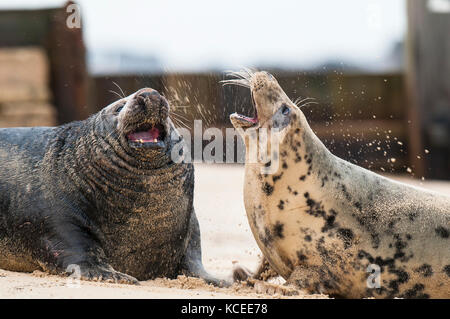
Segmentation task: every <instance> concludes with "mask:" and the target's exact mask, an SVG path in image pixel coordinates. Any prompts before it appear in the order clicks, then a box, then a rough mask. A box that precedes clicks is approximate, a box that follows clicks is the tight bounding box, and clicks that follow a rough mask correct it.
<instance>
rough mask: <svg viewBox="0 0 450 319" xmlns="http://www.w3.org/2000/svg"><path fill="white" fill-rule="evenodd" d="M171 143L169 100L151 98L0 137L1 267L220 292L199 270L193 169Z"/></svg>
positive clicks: (145, 92) (146, 94)
mask: <svg viewBox="0 0 450 319" xmlns="http://www.w3.org/2000/svg"><path fill="white" fill-rule="evenodd" d="M174 137H175V140H174ZM174 141H175V142H174ZM176 142H178V143H182V139H181V137H180V136H179V134H178V132H177V131H176V129H175V127H174V126H173V124H172V122H171V120H170V118H169V105H168V103H167V100H166V99H165V98H164V97H163V96H161V95H160V94H159V93H158V92H157V91H155V90H153V89H141V90H139V91H138V92H136V93H134V94H132V95H130V96H128V97H126V98H123V99H120V100H119V101H116V102H115V103H113V104H111V105H109V106H107V107H105V108H104V109H103V110H101V111H100V112H99V113H97V114H95V115H93V116H91V117H90V118H88V119H87V120H85V121H79V122H72V123H69V124H65V125H62V126H59V127H33V128H9V129H0V268H3V269H6V270H11V271H23V272H31V271H34V270H43V271H46V272H49V273H53V274H64V273H67V272H66V270H67V269H68V267H69V266H70V265H78V266H79V267H80V272H81V279H85V280H102V281H109V282H120V283H136V282H137V280H147V279H151V278H155V277H162V276H165V277H175V276H176V275H177V274H180V273H183V274H186V275H191V276H197V277H201V278H203V279H205V280H206V281H207V282H209V283H214V284H219V283H221V282H220V281H219V280H217V279H215V278H213V277H212V276H210V275H209V274H208V273H207V272H206V271H205V270H204V268H203V265H202V261H201V248H200V230H199V224H198V221H197V218H196V215H195V213H194V208H193V192H194V167H193V165H192V164H190V163H184V162H181V163H175V162H173V161H172V159H171V156H170V154H171V151H172V149H173V147H174V145H176ZM69 269H73V267H72V268H71V267H69Z"/></svg>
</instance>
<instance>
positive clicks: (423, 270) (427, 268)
mask: <svg viewBox="0 0 450 319" xmlns="http://www.w3.org/2000/svg"><path fill="white" fill-rule="evenodd" d="M415 271H416V272H418V273H420V274H421V275H422V276H423V277H431V276H432V275H433V268H432V267H431V265H428V264H423V265H422V266H420V267H419V268H416V269H415Z"/></svg>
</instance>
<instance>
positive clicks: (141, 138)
mask: <svg viewBox="0 0 450 319" xmlns="http://www.w3.org/2000/svg"><path fill="white" fill-rule="evenodd" d="M158 136H159V130H158V129H157V128H156V127H154V128H152V129H150V130H148V131H141V132H133V133H130V134H128V135H127V137H128V140H130V141H133V142H141V143H147V142H154V143H156V142H158Z"/></svg>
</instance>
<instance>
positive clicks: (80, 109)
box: [47, 1, 91, 123]
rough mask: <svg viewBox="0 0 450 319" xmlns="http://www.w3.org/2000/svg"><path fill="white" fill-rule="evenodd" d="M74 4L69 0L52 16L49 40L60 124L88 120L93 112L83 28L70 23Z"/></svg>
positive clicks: (55, 98)
mask: <svg viewBox="0 0 450 319" xmlns="http://www.w3.org/2000/svg"><path fill="white" fill-rule="evenodd" d="M71 4H73V2H71V1H69V2H68V3H66V5H65V6H64V7H63V8H62V9H61V10H57V11H56V12H55V14H54V15H53V16H52V17H50V32H49V37H48V41H47V50H48V54H49V57H50V59H49V60H50V79H51V81H50V86H51V88H52V92H53V95H54V96H53V100H54V104H55V105H56V106H57V108H58V121H59V122H60V123H65V122H69V121H73V120H81V119H85V118H86V117H87V116H88V115H89V114H90V113H91V110H90V109H88V107H87V100H88V73H87V68H86V49H85V47H84V43H83V34H82V28H81V27H80V28H77V27H73V28H69V27H68V25H67V18H68V17H69V15H70V13H68V12H67V10H66V9H67V7H68V6H69V5H71Z"/></svg>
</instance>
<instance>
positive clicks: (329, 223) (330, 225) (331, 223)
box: [321, 214, 336, 232]
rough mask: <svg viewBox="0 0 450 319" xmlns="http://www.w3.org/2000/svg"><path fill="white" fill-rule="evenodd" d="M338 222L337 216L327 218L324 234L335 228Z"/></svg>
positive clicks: (323, 229) (323, 228)
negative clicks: (336, 221)
mask: <svg viewBox="0 0 450 319" xmlns="http://www.w3.org/2000/svg"><path fill="white" fill-rule="evenodd" d="M335 220H336V216H335V215H333V214H331V215H328V216H325V225H324V226H323V227H322V229H321V231H322V232H327V231H328V230H330V229H332V228H334V227H335V226H336V225H335V224H334V222H335Z"/></svg>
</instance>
